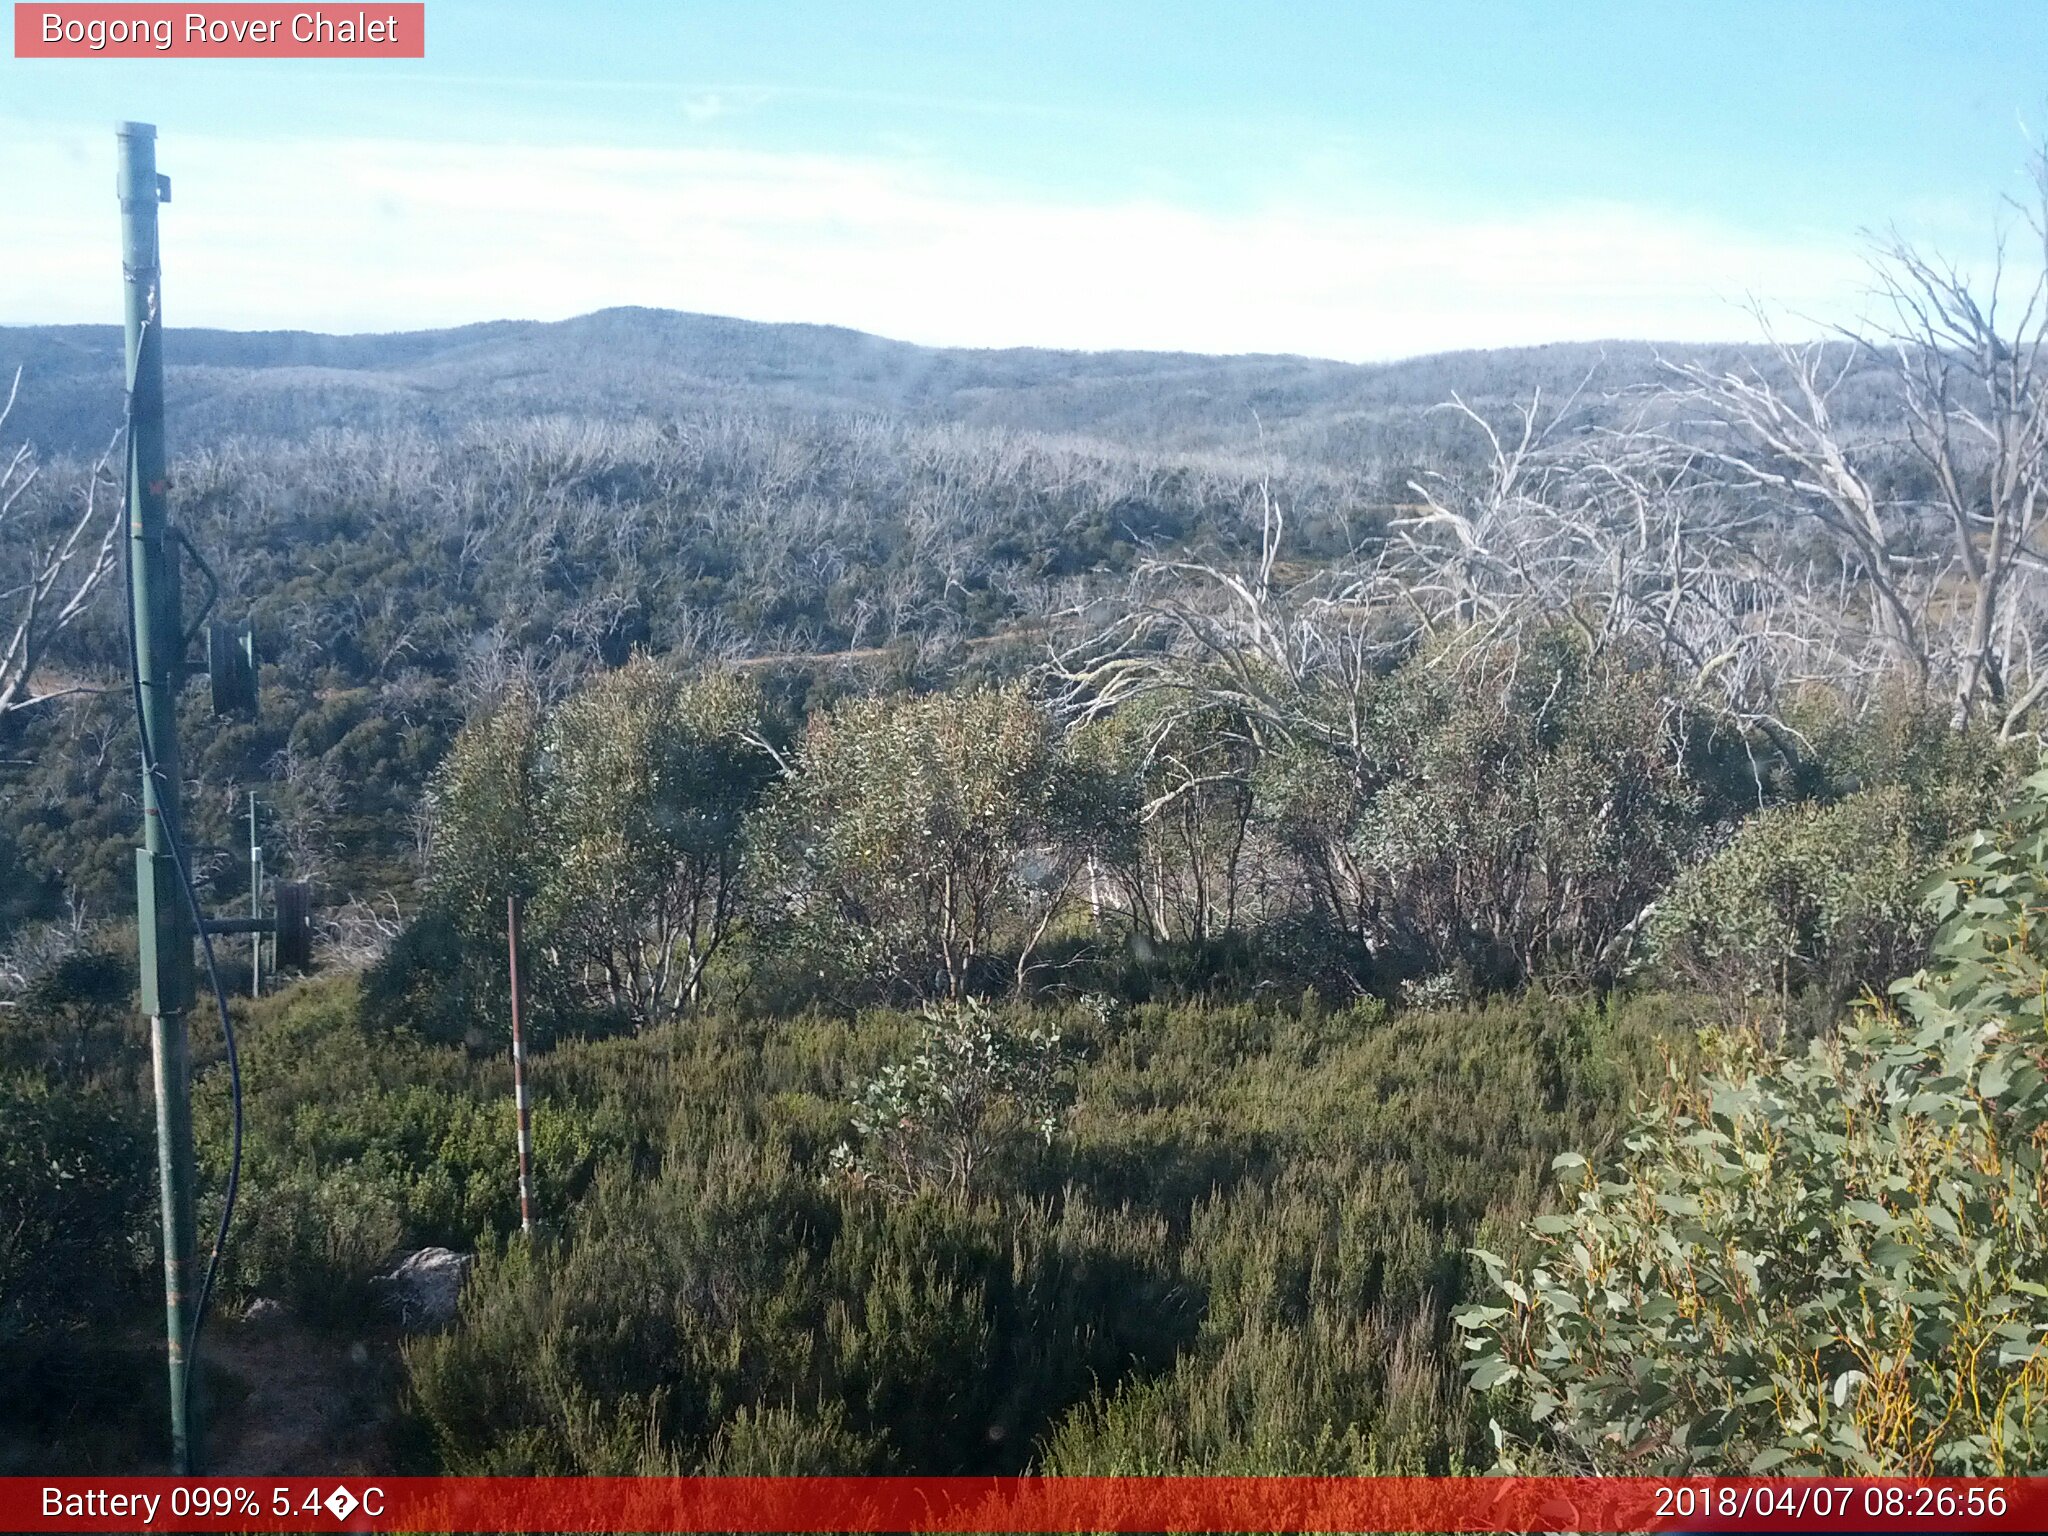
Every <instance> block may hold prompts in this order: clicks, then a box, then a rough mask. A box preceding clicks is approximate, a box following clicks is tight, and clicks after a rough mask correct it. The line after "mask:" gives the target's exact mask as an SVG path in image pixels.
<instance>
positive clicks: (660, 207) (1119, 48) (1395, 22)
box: [0, 0, 2048, 358]
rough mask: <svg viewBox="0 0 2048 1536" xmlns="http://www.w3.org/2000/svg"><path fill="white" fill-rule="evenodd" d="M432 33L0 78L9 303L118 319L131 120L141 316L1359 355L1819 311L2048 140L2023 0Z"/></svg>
mask: <svg viewBox="0 0 2048 1536" xmlns="http://www.w3.org/2000/svg"><path fill="white" fill-rule="evenodd" d="M351 9H353V7H351ZM427 14H428V56H427V58H426V59H425V60H423V61H415V62H393V63H362V62H335V61H305V62H287V61H264V62H245V61H202V60H180V59H175V58H173V59H168V60H147V61H124V60H123V61H116V60H109V61H91V62H85V61H70V60H62V61H46V60H16V59H12V58H7V59H0V189H5V194H6V201H7V204H8V206H9V212H8V216H7V218H6V219H5V221H4V222H0V322H7V321H11V322H28V321H57V320H101V319H109V318H112V317H113V314H114V313H115V305H116V302H117V299H118V282H117V280H116V281H109V280H108V279H109V275H110V273H112V272H113V268H114V267H115V265H116V263H115V261H114V258H113V241H114V233H115V223H114V209H113V202H112V197H111V191H110V177H111V166H112V144H113V140H112V133H111V127H112V124H113V123H114V122H115V121H116V120H117V119H120V118H128V117H132V118H140V119H144V120H151V121H154V122H156V123H157V124H158V125H159V128H160V130H161V134H162V139H161V152H162V162H163V166H164V168H165V169H166V170H167V171H169V172H170V173H171V174H172V175H173V177H174V179H175V181H176V186H177V200H176V202H175V203H174V204H173V206H172V207H171V208H169V209H167V210H166V212H165V253H166V264H167V271H168V276H167V292H168V295H169V315H170V318H171V320H172V321H173V323H186V324H209V325H225V326H234V327H240V328H275V327H298V328H307V329H323V330H327V329H349V330H386V329H400V328H412V327H417V326H427V325H442V324H455V323H461V322H465V321H470V320H479V319H489V318H498V317H503V316H520V317H534V318H559V317H562V316H566V315H571V314H576V313H581V312H583V311H586V310H589V309H593V308H597V307H600V306H602V305H607V304H621V303H639V304H650V305H660V306H664V307H673V308H682V309H699V310H707V311H712V312H717V313H727V314H739V315H744V316H747V317H749V318H756V319H765V320H810V321H823V322H829V323H836V324H844V325H852V326H858V327H860V328H863V329H868V330H875V331H880V332H883V333H885V334H890V335H896V336H903V337H906V338H909V339H912V340H919V341H928V342H938V343H950V344H967V345H1018V344H1031V345H1053V346H1080V347H1103V346H1142V347H1184V348H1189V349H1196V350H1205V351H1294V352H1309V353H1318V354H1322V355H1329V356H1337V357H1348V358H1372V357H1390V356H1399V355H1407V354H1412V353H1416V352H1424V351H1433V350H1440V349H1443V348H1449V347H1461V346H1487V345H1504V344H1513V343H1524V342H1533V341H1544V340H1564V339H1585V338H1592V337H1605V336H1616V335H1644V336H1654V337H1658V338H1661V339H1675V340H1697V339H1708V338H1714V337H1746V336H1748V335H1751V334H1753V328H1754V322H1753V321H1752V319H1751V318H1750V317H1749V316H1748V315H1747V314H1746V313H1745V312H1744V309H1743V304H1744V302H1745V300H1746V299H1747V298H1748V297H1750V296H1752V295H1754V296H1756V297H1758V298H1760V299H1762V300H1764V301H1766V302H1767V303H1768V304H1770V305H1771V306H1773V307H1774V308H1776V309H1778V310H1781V311H1783V312H1785V313H1786V314H1787V315H1789V316H1790V317H1791V318H1789V319H1788V320H1787V322H1786V323H1787V324H1788V326H1790V327H1792V328H1795V329H1796V328H1798V327H1800V326H1802V325H1807V326H1810V325H1811V324H1812V323H1814V322H1816V321H1824V320H1836V319H1844V318H1848V317H1849V316H1850V315H1852V314H1853V313H1854V311H1855V309H1856V307H1857V306H1858V304H1859V302H1860V295H1861V292H1862V287H1863V284H1864V282H1865V274H1864V268H1863V264H1862V246H1861V242H1860V238H1859V236H1860V232H1861V231H1863V230H1865V229H1867V228H1870V227H1873V226H1893V225H1896V226H1897V227H1898V228H1899V229H1901V230H1902V231H1903V232H1905V233H1906V234H1908V235H1909V236H1911V237H1913V238H1915V239H1917V240H1921V241H1924V242H1927V243H1929V244H1932V245H1936V246H1939V247H1941V248H1942V249H1944V250H1946V251H1948V252H1950V253H1952V254H1953V255H1955V256H1956V257H1958V258H1959V259H1961V260H1963V261H1965V262H1966V263H1973V262H1978V261H1981V260H1982V259H1983V258H1984V256H1985V253H1986V252H1987V250H1988V248H1989V243H1990V239H1991V236H1992V234H1993V232H1994V231H1995V230H1996V229H1997V228H1998V226H1999V223H2000V200H2001V198H2003V197H2006V196H2011V195H2016V194H2018V193H2019V192H2021V191H2022V190H2023V189H2024V186H2025V168H2026V159H2027V154H2028V138H2027V133H2028V130H2030V129H2031V130H2032V131H2033V132H2034V133H2036V134H2039V133H2040V132H2042V131H2043V130H2048V5H2043V4H2040V3H2037V0H2008V3H2002V4H1982V3H1979V4H1971V3H1960V4H1959V3H1953V0H1951V3H1947V4H1932V3H1929V4H1919V3H1914V4H1903V3H1894V4H1885V3H1880V0H1869V3H1863V4H1856V5H1848V4H1816V3H1800V4H1790V3H1785V0H1780V3H1779V4H1776V5H1770V4H1743V3H1733V0H1720V3H1713V4H1706V3H1701V4H1671V3H1649V0H1639V3H1636V4H1631V5H1620V4H1606V3H1588V0H1569V3H1567V0H1550V3H1543V4H1538V3H1533V0H1532V3H1519V4H1517V3H1511V0H1492V3H1435V4H1427V5H1425V4H1414V5H1405V4H1370V3H1364V0H1355V3H1349V4H1311V3H1300V0H1297V3H1292V4H1285V5H1282V4H1273V3H1265V4H1220V3H1208V4H1204V3H1186V0H1184V3H1180V4H1172V5H1168V4H1132V3H1123V4H1110V3H1099V4H1095V5H1079V4H1045V3H1039V4H1031V5H994V4H973V3H963V0H953V3H931V4H908V3H865V4H861V5H849V4H843V3H841V4H830V5H828V4H787V3H773V0H734V3H719V4H711V3H702V0H661V3H626V0H584V3H580V4H540V3H533V0H526V3H507V0H488V3H485V0H428V13H427ZM2006 222H2007V223H2008V224H2009V223H2011V219H2010V217H2009V216H2008V217H2007V219H2006ZM114 276H115V277H116V279H117V274H114ZM1802 316H1803V317H1808V318H1807V319H1801V318H1799V317H1802Z"/></svg>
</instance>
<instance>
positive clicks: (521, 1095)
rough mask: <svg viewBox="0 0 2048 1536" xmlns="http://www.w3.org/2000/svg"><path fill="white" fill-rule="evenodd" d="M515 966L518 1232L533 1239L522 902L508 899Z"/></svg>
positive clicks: (507, 926)
mask: <svg viewBox="0 0 2048 1536" xmlns="http://www.w3.org/2000/svg"><path fill="white" fill-rule="evenodd" d="M505 936H506V943H507V946H508V948H509V951H510V959H511V963H512V1105H513V1109H514V1111H515V1112H516V1113H517V1115H518V1117H519V1230H520V1231H521V1232H523V1233H525V1234H526V1235H527V1236H528V1237H532V1236H533V1123H532V1120H531V1118H530V1116H529V1114H528V1112H527V1104H526V1035H525V1032H524V1030H523V1029H522V1027H521V1021H520V1017H519V898H518V897H517V896H508V897H507V898H506V899H505Z"/></svg>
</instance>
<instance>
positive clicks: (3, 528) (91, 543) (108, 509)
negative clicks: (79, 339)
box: [0, 368, 121, 721]
mask: <svg viewBox="0 0 2048 1536" xmlns="http://www.w3.org/2000/svg"><path fill="white" fill-rule="evenodd" d="M20 392H21V370H20V369H19V368H17V369H15V371H14V379H13V382H12V383H11V384H10V385H9V387H8V390H7V400H6V403H5V404H4V405H0V432H4V431H5V429H6V425H7V418H8V417H9V416H10V415H11V414H13V411H14V404H15V401H16V399H18V398H19V396H20ZM117 441H118V439H117ZM113 452H114V446H113V444H112V443H110V444H109V445H108V447H107V450H106V452H105V453H102V454H101V455H100V457H99V460H98V462H96V463H95V464H94V465H93V466H92V468H91V469H90V470H89V471H88V472H87V474H86V477H85V484H84V486H83V488H82V489H80V490H79V491H77V492H76V493H75V494H76V502H77V505H78V515H77V516H76V517H75V518H65V517H59V518H57V519H55V520H54V524H53V523H52V520H51V519H50V518H49V517H48V515H47V513H46V511H45V509H44V508H42V507H40V506H38V505H37V504H36V503H35V501H34V499H33V498H31V496H30V494H29V493H30V491H31V489H32V488H35V487H36V486H37V484H38V482H39V481H41V480H42V478H43V465H42V464H41V463H40V462H39V461H38V460H37V458H36V453H35V449H34V448H33V447H32V446H31V445H30V444H28V443H21V444H18V445H17V446H16V447H15V449H14V450H13V452H12V453H10V454H5V455H0V582H4V583H6V585H5V586H4V587H0V615H4V616H5V617H4V619H0V623H6V622H9V621H11V624H12V629H11V632H8V636H7V642H6V645H5V647H4V649H0V721H4V720H5V719H6V718H7V717H8V716H9V715H10V714H13V713H14V712H16V711H19V710H25V709H32V708H34V707H35V706H36V705H38V704H46V703H48V702H50V701H51V700H52V699H59V698H63V697H65V696H66V695H67V694H73V693H78V692H81V691H83V688H82V685H76V684H74V685H69V686H62V687H54V688H40V689H39V688H38V685H37V682H36V674H37V672H38V670H39V669H40V668H41V666H42V663H43V661H44V659H45V658H46V657H47V656H48V654H49V649H50V646H51V644H52V643H53V642H54V641H55V640H56V638H57V637H58V636H59V635H61V634H63V633H64V631H65V630H67V629H69V628H70V627H71V626H72V625H73V624H74V623H76V622H77V621H78V620H79V618H80V617H82V616H83V615H84V613H85V612H86V610H87V609H88V608H89V607H91V605H92V600H93V597H94V595H95V594H96V593H98V591H99V589H100V587H101V586H102V585H103V584H104V583H105V581H106V579H107V577H108V575H109V574H110V573H111V572H112V571H113V569H114V557H115V554H116V552H117V548H118V546H117V545H116V543H115V540H116V539H118V538H119V536H120V531H121V525H120V507H119V498H118V497H117V496H115V495H113V494H112V492H113V491H114V489H115V488H116V484H115V481H114V478H113V477H112V476H111V475H110V474H109V473H108V470H107V465H108V461H109V460H110V459H111V458H112V456H113ZM110 504H111V505H110Z"/></svg>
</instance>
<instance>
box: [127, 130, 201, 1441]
mask: <svg viewBox="0 0 2048 1536" xmlns="http://www.w3.org/2000/svg"><path fill="white" fill-rule="evenodd" d="M118 138H119V144H120V169H119V173H118V181H117V188H118V191H119V193H120V198H121V267H122V273H123V276H124V278H125V280H126V281H125V286H126V290H127V307H126V317H125V318H126V324H127V343H128V347H127V352H128V378H129V381H130V389H131V392H132V393H131V400H130V420H129V431H128V438H129V453H128V508H129V520H128V540H129V543H128V556H129V559H128V570H129V591H128V601H129V605H130V612H131V613H132V615H133V618H134V623H135V651H136V655H135V665H136V672H137V679H138V681H139V683H140V685H141V693H142V728H143V730H144V732H145V737H144V741H145V749H146V752H147V755H148V758H149V762H148V763H146V764H145V766H144V770H143V775H142V828H143V843H142V847H141V848H139V849H137V850H136V920H137V921H136V944H137V949H138V951H139V955H138V958H139V959H140V961H141V965H140V971H141V991H142V1011H143V1012H144V1013H145V1014H147V1015H148V1016H149V1042H150V1063H151V1065H152V1067H153V1068H154V1069H155V1075H156V1155H157V1169H158V1175H159V1182H160V1188H161V1193H162V1199H163V1232H164V1330H165V1335H166V1338H167V1341H168V1344H169V1364H170V1389H171V1457H172V1463H173V1470H175V1471H176V1472H178V1473H179V1474H181V1475H188V1474H190V1473H192V1472H193V1471H195V1470H196V1469H197V1467H198V1464H199V1441H200V1434H199V1422H198V1414H197V1411H196V1404H193V1403H191V1401H190V1396H189V1394H188V1392H187V1389H186V1380H185V1376H186V1372H187V1370H188V1369H189V1368H190V1365H191V1362H190V1361H188V1360H187V1359H186V1358H185V1350H186V1343H187V1341H188V1339H189V1338H190V1337H191V1331H192V1305H193V1303H194V1301H195V1300H196V1299H197V1297H196V1294H195V1293H196V1287H197V1273H198V1272H197V1267H196V1264H195V1257H194V1248H195V1246H196V1245H195V1243H194V1240H193V1234H194V1222H193V1212H192V1185H193V1167H192V1095H191V1051H190V1042H189V1040H188V1038H187V1034H186V1024H185V1015H186V1011H187V1010H188V1009H189V1008H190V1007H191V1006H192V995H193V981H194V977H193V974H192V939H193V934H192V924H191V919H190V916H189V915H188V914H187V912H186V910H185V898H184V891H183V888H182V882H181V881H180V879H179V876H178V871H177V867H176V865H175V864H174V863H173V861H172V857H171V851H170V841H169V838H168V837H167V835H166V829H167V828H169V829H171V830H172V831H179V830H182V823H181V822H180V821H179V814H178V785H179V783H180V778H179V775H180V772H181V769H180V767H179V762H178V712H177V700H178V685H179V684H180V683H181V682H183V680H184V673H185V656H184V620H183V613H182V606H181V604H180V601H179V594H178V557H177V547H176V545H175V543H174V542H173V540H172V538H171V532H170V518H169V514H168V512H167V511H166V508H165V492H166V490H167V483H166V475H165V470H164V369H163V306H162V284H161V272H160V269H159V266H158V261H157V227H156V210H157V203H158V202H159V200H161V199H163V198H165V197H167V196H168V195H169V191H170V187H169V183H168V182H166V181H164V180H163V179H162V178H160V177H159V176H158V175H157V170H156V129H155V128H154V127H152V126H151V125H149V124H148V123H123V124H122V125H121V127H120V129H119V131H118ZM152 766H153V767H154V769H155V771H154V772H151V771H150V769H151V767H152Z"/></svg>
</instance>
